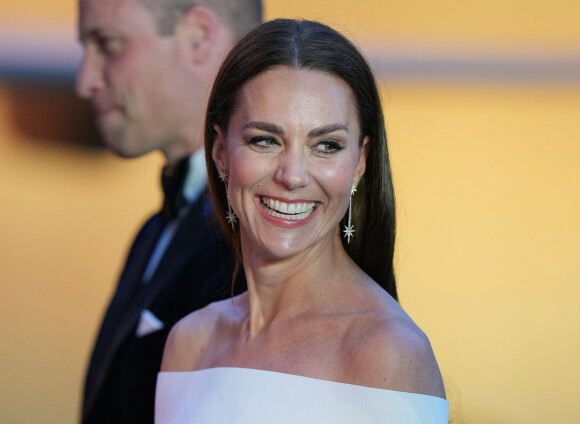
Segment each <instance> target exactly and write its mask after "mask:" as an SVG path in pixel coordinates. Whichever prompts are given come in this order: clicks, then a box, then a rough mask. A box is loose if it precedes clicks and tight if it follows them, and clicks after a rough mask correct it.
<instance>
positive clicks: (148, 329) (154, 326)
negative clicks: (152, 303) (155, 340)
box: [135, 309, 165, 337]
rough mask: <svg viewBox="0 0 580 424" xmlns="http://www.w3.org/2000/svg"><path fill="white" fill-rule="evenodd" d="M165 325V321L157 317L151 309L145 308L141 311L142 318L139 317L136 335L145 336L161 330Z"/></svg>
mask: <svg viewBox="0 0 580 424" xmlns="http://www.w3.org/2000/svg"><path fill="white" fill-rule="evenodd" d="M163 327H165V325H164V324H163V321H161V320H160V319H159V318H157V317H156V316H155V315H154V314H153V312H151V311H150V310H148V309H143V310H142V311H141V318H140V319H139V325H137V330H136V331H135V335H136V336H137V337H143V336H146V335H147V334H151V333H153V332H155V331H159V330H161V329H162V328H163Z"/></svg>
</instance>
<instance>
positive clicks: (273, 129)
mask: <svg viewBox="0 0 580 424" xmlns="http://www.w3.org/2000/svg"><path fill="white" fill-rule="evenodd" d="M247 128H256V129H258V130H261V131H266V132H269V133H273V134H276V135H284V134H286V133H285V132H284V129H283V128H282V127H280V126H278V125H274V124H269V123H267V122H248V123H247V124H246V125H244V129H247Z"/></svg>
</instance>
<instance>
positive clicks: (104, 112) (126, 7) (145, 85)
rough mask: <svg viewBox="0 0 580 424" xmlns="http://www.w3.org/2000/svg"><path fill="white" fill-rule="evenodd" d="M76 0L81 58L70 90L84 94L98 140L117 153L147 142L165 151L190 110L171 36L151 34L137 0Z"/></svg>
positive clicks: (132, 152) (146, 147) (185, 75)
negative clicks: (80, 64) (81, 44)
mask: <svg viewBox="0 0 580 424" xmlns="http://www.w3.org/2000/svg"><path fill="white" fill-rule="evenodd" d="M79 6H80V12H79V36H80V39H81V41H82V43H83V46H84V59H83V63H82V67H81V70H80V72H79V75H78V78H77V92H78V94H79V96H81V97H83V98H86V99H89V100H90V101H91V102H92V104H93V106H94V109H95V114H96V120H97V126H98V127H99V129H100V131H101V133H102V135H103V138H104V140H105V142H106V144H107V145H108V146H109V147H110V148H111V149H112V150H113V151H115V152H116V153H117V154H119V155H120V156H124V157H136V156H140V155H143V154H145V153H148V152H150V151H152V150H161V151H163V152H164V153H165V154H166V156H168V155H169V154H170V152H171V151H172V150H176V147H175V144H179V143H183V140H181V139H182V138H183V135H184V134H183V133H184V132H185V129H184V127H185V126H187V125H189V124H188V122H191V121H192V119H193V116H192V115H193V114H195V113H196V112H195V111H196V107H195V93H194V92H192V91H194V89H195V87H191V84H192V79H191V72H190V71H189V68H188V67H187V64H186V63H185V60H184V56H185V55H183V54H181V51H180V49H179V45H180V43H178V42H177V41H176V36H173V35H170V36H163V37H162V36H159V35H158V32H157V27H156V23H155V21H154V18H153V15H152V14H151V12H150V11H149V10H148V9H146V8H145V7H144V6H143V5H141V4H140V3H139V2H138V0H80V2H79ZM192 88H193V90H192ZM168 158H169V156H168Z"/></svg>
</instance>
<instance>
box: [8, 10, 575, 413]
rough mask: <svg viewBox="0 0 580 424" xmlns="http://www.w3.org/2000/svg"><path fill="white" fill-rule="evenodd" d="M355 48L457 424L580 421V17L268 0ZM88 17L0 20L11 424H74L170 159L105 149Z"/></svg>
mask: <svg viewBox="0 0 580 424" xmlns="http://www.w3.org/2000/svg"><path fill="white" fill-rule="evenodd" d="M265 7H266V9H265V12H266V17H267V18H268V19H269V18H275V17H304V18H309V19H318V20H321V21H323V22H325V23H327V24H330V25H331V26H334V27H335V28H336V29H338V30H340V31H342V32H344V33H346V34H347V35H348V36H349V37H350V38H351V39H353V41H355V43H356V44H357V45H358V46H359V47H361V48H362V49H363V50H364V52H365V53H366V55H367V57H368V58H369V60H370V62H371V63H372V64H373V66H374V68H375V71H376V73H377V76H378V79H379V81H380V83H381V90H382V95H383V101H384V109H385V114H386V119H387V127H388V128H387V131H388V137H389V148H390V152H391V160H392V166H393V172H394V179H395V187H396V193H397V198H398V208H399V209H398V213H399V216H398V245H397V253H396V270H397V276H398V282H399V287H400V289H399V290H400V297H401V303H402V304H403V306H404V307H405V308H406V310H407V311H408V312H409V313H410V314H411V316H412V317H413V318H414V319H415V320H416V321H417V323H418V324H419V325H420V326H421V327H422V328H423V329H424V330H425V331H426V332H427V334H428V335H429V337H430V339H431V341H432V344H433V347H434V349H435V352H436V355H437V358H438V361H439V364H440V366H441V369H442V371H443V374H444V379H445V383H446V388H447V391H448V397H449V400H450V402H451V415H452V418H454V420H455V421H454V422H456V423H470V424H480V423H481V424H483V423H486V424H490V423H500V424H507V423H510V424H511V423H526V424H530V423H546V422H556V423H578V422H580V408H578V402H577V396H578V395H577V390H578V386H579V384H580V363H579V360H578V358H579V357H580V258H579V256H580V255H579V254H580V241H579V240H580V224H579V219H580V200H579V199H580V171H579V166H578V163H579V162H580V23H579V22H580V21H579V16H580V2H578V1H577V0H553V1H550V2H547V1H545V0H528V1H525V2H524V1H520V0H503V1H496V2H493V1H492V2H490V1H489V0H486V1H484V0H461V1H460V0H444V1H441V0H437V1H435V0H358V1H356V2H353V1H350V0H332V1H329V0H265ZM76 8H77V5H76V3H75V2H74V1H73V0H52V1H50V2H46V1H42V0H26V1H16V0H3V1H2V2H1V3H0V196H1V199H2V200H1V204H2V207H1V208H0V422H2V423H7V424H8V423H10V424H18V423H27V424H29V423H40V422H42V423H64V424H68V423H71V424H72V423H75V422H77V420H78V417H79V405H80V398H81V388H82V384H83V378H84V372H85V367H86V364H87V361H88V355H89V353H90V350H91V348H92V344H93V341H94V337H95V334H96V331H97V327H98V325H99V323H100V320H101V317H102V314H103V312H104V308H105V307H106V305H107V304H108V301H109V298H110V296H111V295H112V293H113V289H114V286H115V284H116V282H117V277H118V274H119V272H120V269H121V266H122V264H123V262H124V260H125V255H126V253H127V250H128V247H129V244H130V242H131V241H132V239H133V237H134V235H135V232H136V231H137V229H138V228H139V227H140V226H141V224H142V223H143V221H144V220H145V219H146V217H148V216H149V215H150V214H151V213H153V212H154V211H155V210H157V208H158V207H159V205H160V201H161V190H160V187H159V184H158V180H159V171H160V167H161V166H162V164H163V160H162V157H161V156H160V155H157V154H151V155H149V156H146V157H145V158H142V159H136V160H123V159H118V158H116V157H114V156H113V155H112V154H110V153H108V152H107V151H106V150H104V149H103V148H102V147H101V146H100V144H99V139H98V136H97V135H96V133H95V131H94V128H93V127H92V118H91V115H90V110H89V108H88V106H87V105H86V104H84V103H82V102H80V101H78V100H76V99H75V97H74V91H73V88H72V87H73V81H74V74H75V71H76V67H77V65H78V63H79V57H80V48H79V46H78V43H77V41H76V29H75V25H76Z"/></svg>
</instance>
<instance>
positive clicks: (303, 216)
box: [258, 196, 319, 225]
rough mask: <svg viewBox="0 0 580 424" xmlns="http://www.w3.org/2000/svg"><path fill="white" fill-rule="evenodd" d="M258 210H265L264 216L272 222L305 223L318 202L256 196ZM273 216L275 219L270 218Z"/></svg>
mask: <svg viewBox="0 0 580 424" xmlns="http://www.w3.org/2000/svg"><path fill="white" fill-rule="evenodd" d="M258 203H259V206H260V210H261V211H263V213H264V212H265V214H266V215H267V216H266V218H267V219H268V220H269V221H272V222H274V223H286V221H291V222H290V223H286V224H292V225H300V224H305V223H306V222H308V221H310V220H309V219H308V218H310V217H311V216H312V215H313V213H314V212H315V211H316V209H317V206H318V205H319V203H318V202H304V201H285V200H280V199H275V198H273V197H266V196H258ZM271 218H275V219H271Z"/></svg>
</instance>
